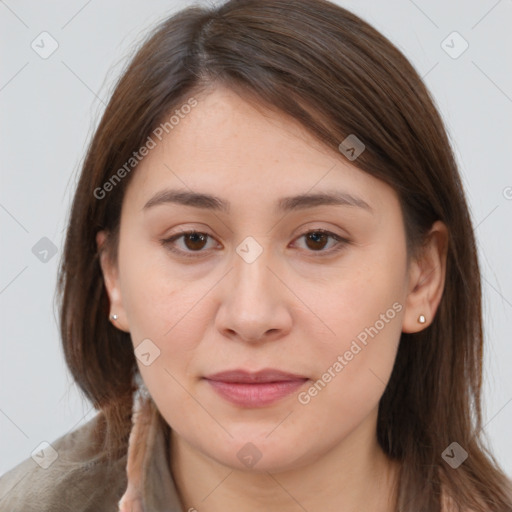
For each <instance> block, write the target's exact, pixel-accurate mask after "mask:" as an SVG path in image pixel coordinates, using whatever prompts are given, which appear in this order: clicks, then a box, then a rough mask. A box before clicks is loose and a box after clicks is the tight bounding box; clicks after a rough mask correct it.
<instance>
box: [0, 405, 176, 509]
mask: <svg viewBox="0 0 512 512" xmlns="http://www.w3.org/2000/svg"><path fill="white" fill-rule="evenodd" d="M98 420H99V414H98V415H96V416H95V417H94V418H92V419H91V420H90V421H89V422H87V423H86V424H84V425H83V426H82V427H80V428H79V429H77V430H74V431H72V432H70V433H68V434H66V435H64V436H62V437H60V438H59V439H57V440H56V441H54V442H52V443H51V445H52V446H53V448H54V449H55V450H56V451H57V455H58V457H57V458H56V459H55V461H54V462H53V463H52V464H51V465H50V466H49V467H48V468H46V469H44V468H43V467H42V466H41V465H39V464H38V463H36V462H35V461H34V460H33V459H32V458H31V457H29V458H27V459H26V460H24V461H23V462H21V463H20V464H18V465H17V466H16V467H14V468H13V469H11V470H10V471H9V472H7V473H6V474H5V475H3V476H2V477H1V478H0V511H2V512H36V511H37V512H41V511H51V512H99V511H101V512H117V511H118V510H119V506H118V503H119V500H120V499H121V497H122V496H123V494H124V493H125V491H126V489H127V486H128V478H127V469H126V467H127V458H129V457H130V455H129V453H130V452H128V456H127V455H125V456H124V457H122V458H121V459H119V460H117V461H116V462H115V465H114V467H113V468H111V469H110V470H109V469H108V468H107V466H106V463H105V462H104V461H101V460H98V453H97V452H95V449H94V445H95V444H96V443H94V430H95V428H96V426H97V425H98ZM132 431H133V429H132ZM169 431H170V430H169V426H168V425H167V423H166V422H165V420H164V419H163V418H162V416H161V415H160V414H159V413H158V411H157V410H156V408H152V409H151V418H150V422H149V423H148V428H147V431H145V432H144V435H145V436H147V444H146V445H145V446H146V447H147V449H146V450H145V452H144V453H143V454H142V458H141V461H142V468H141V471H140V474H141V486H140V490H141V491H140V497H141V499H142V504H143V507H144V510H145V511H147V512H185V511H183V510H182V508H181V506H180V502H179V498H178V493H177V491H176V487H175V485H174V481H173V478H172V475H171V472H170V469H169V468H170V465H169V448H168V447H169V443H168V440H169ZM131 444H132V440H131V439H130V445H131ZM139 445H140V444H139ZM36 458H37V457H36ZM134 510H135V508H134Z"/></svg>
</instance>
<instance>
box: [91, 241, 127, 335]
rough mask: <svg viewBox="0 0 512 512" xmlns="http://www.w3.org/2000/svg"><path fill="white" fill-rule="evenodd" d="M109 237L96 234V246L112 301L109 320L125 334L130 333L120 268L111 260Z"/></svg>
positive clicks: (106, 287)
mask: <svg viewBox="0 0 512 512" xmlns="http://www.w3.org/2000/svg"><path fill="white" fill-rule="evenodd" d="M107 236H108V234H107V233H106V232H105V231H99V232H98V233H97V234H96V245H97V248H98V254H99V262H100V267H101V272H102V274H103V281H104V283H105V289H106V290H107V294H108V298H109V301H110V312H109V320H110V321H111V322H112V324H113V325H114V326H115V327H117V328H118V329H120V330H122V331H124V332H130V331H129V328H128V322H127V318H126V314H125V310H124V306H123V300H122V294H121V289H120V286H119V272H118V268H117V265H116V264H115V263H114V262H112V260H111V259H110V258H109V254H108V250H107V248H106V245H105V244H106V241H107Z"/></svg>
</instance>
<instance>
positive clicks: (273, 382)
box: [204, 369, 309, 408]
mask: <svg viewBox="0 0 512 512" xmlns="http://www.w3.org/2000/svg"><path fill="white" fill-rule="evenodd" d="M204 379H205V380H206V381H207V382H208V384H209V385H210V386H211V387H212V388H213V390H214V391H216V392H217V394H219V395H220V396H221V397H222V398H224V399H225V400H227V401H228V402H231V403H233V404H235V405H238V406H240V407H247V408H251V407H264V406H266V405H270V404H272V403H275V402H277V401H279V400H281V399H283V398H285V397H286V396H288V395H290V394H291V393H293V392H294V391H296V390H297V389H298V388H300V387H301V386H302V385H303V384H304V383H305V382H306V381H308V380H309V379H308V378H307V377H305V376H303V375H297V374H294V373H288V372H283V371H280V370H275V369H264V370H260V371H257V372H250V371H247V370H239V369H237V370H228V371H224V372H219V373H215V374H213V375H209V376H207V377H204Z"/></svg>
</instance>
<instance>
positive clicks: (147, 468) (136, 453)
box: [119, 389, 183, 512]
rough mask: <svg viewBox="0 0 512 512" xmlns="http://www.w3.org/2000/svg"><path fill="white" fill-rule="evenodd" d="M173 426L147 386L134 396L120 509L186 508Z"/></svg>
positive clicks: (161, 511)
mask: <svg viewBox="0 0 512 512" xmlns="http://www.w3.org/2000/svg"><path fill="white" fill-rule="evenodd" d="M169 438H170V427H169V425H168V424H167V422H166V421H165V420H164V418H163V417H162V416H161V414H160V412H159V411H158V409H157V408H156V405H155V404H154V402H153V400H152V399H151V397H150V396H149V393H147V391H146V390H144V389H142V390H141V391H139V392H138V393H136V395H135V397H134V406H133V413H132V429H131V431H130V438H129V443H128V456H127V464H126V474H127V479H128V485H127V488H126V491H125V493H124V495H123V497H122V498H121V500H120V502H119V511H120V512H183V510H182V508H181V504H180V499H179V496H178V491H177V488H176V485H175V483H174V479H173V477H172V474H171V470H170V459H169Z"/></svg>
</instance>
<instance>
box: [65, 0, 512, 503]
mask: <svg viewBox="0 0 512 512" xmlns="http://www.w3.org/2000/svg"><path fill="white" fill-rule="evenodd" d="M216 84H222V85H225V86H228V87H231V88H233V89H235V88H236V89H237V90H239V91H241V92H242V91H243V92H244V93H245V94H246V95H247V97H248V98H249V97H250V98H251V99H252V100H254V102H256V103H261V104H264V105H266V106H269V107H271V108H274V109H275V110H276V111H279V112H281V113H284V114H286V115H289V116H291V117H292V118H294V119H296V120H298V121H299V122H300V123H302V124H303V125H304V127H305V128H306V129H307V130H309V132H310V133H311V134H313V135H314V136H315V137H316V138H317V139H318V140H320V141H321V142H322V143H323V144H325V145H326V146H327V147H329V148H335V149H336V148H338V146H339V144H340V142H341V141H343V140H344V139H345V138H346V137H347V136H348V135H350V134H355V135H356V136H357V137H358V138H359V139H360V140H362V141H363V142H364V144H365V146H366V149H365V151H364V152H363V153H362V154H361V155H360V156H359V158H357V160H355V161H353V162H352V163H353V165H355V166H357V167H358V168H359V169H361V170H362V171H364V172H367V173H369V174H371V175H373V176H375V177H376V178H379V179H381V180H383V181H385V182H386V183H388V184H389V185H391V186H392V187H393V188H394V189H395V190H396V192H397V193H398V196H399V198H400V202H401V207H402V212H403V216H404V225H405V231H406V237H407V246H408V251H410V252H411V253H412V252H415V251H416V250H419V249H420V248H421V243H422V239H423V236H424V235H425V234H426V232H427V231H428V230H429V228H430V227H431V225H432V224H433V223H434V222H435V221H436V220H441V221H443V222H444V223H445V224H446V225H447V227H448V230H449V233H450V241H449V248H448V255H447V271H446V283H445V290H444V294H443V297H442V300H441V303H440V305H439V308H438V311H437V314H436V316H435V318H434V320H433V323H432V324H431V325H430V326H429V327H428V328H426V329H424V330H423V331H421V332H419V333H416V334H405V333H403V334H402V337H401V340H400V345H399V350H398V355H397V359H396V362H395V366H394V370H393V373H392V375H391V379H390V381H389V383H388V386H387V388H386V390H385V392H384V395H383V397H382V399H381V401H380V406H379V417H378V425H377V435H378V440H379V443H380V444H381V446H382V448H383V450H384V451H385V453H387V454H388V455H389V457H391V458H393V459H396V460H398V461H400V462H401V467H402V472H401V478H400V484H399V493H398V510H400V511H402V512H406V511H414V512H420V511H425V512H432V511H439V510H440V509H441V504H440V494H441V490H444V491H446V493H447V494H448V495H449V496H451V497H452V498H453V499H454V501H455V503H457V505H458V506H460V510H465V509H466V508H471V509H473V510H474V511H484V510H489V509H491V510H492V511H493V512H505V511H509V512H510V510H512V498H511V496H510V490H509V489H510V487H509V485H510V483H509V482H508V480H507V478H506V476H505V474H504V473H503V472H502V471H501V470H500V469H499V467H498V464H497V463H496V461H495V460H494V459H493V457H492V455H491V454H490V453H489V452H488V451H487V449H486V448H485V446H484V444H483V442H482V439H481V438H482V417H481V403H480V400H481V398H480V396H481V384H482V350H483V334H482V312H481V284H480V273H479V266H478V260H477V252H476V247H475V238H474V234H473V228H472V224H471V219H470V216H469V213H468V207H467V203H466V199H465V196H464V191H463V188H462V184H461V180H460V177H459V174H458V170H457V166H456V163H455V160H454V156H453V153H452V149H451V147H450V144H449V140H448V138H447V135H446V131H445V128H444V126H443V122H442V120H441V118H440V116H439V114H438V112H437V110H436V107H435V105H434V102H433V100H432V98H431V96H430V94H429V92H428V91H427V89H426V87H425V85H424V83H423V82H422V80H421V78H420V76H419V75H418V74H417V72H416V71H415V70H414V68H413V67H412V66H411V64H410V63H409V62H408V61H407V59H406V58H405V57H404V55H403V54H402V53H401V52H400V51H399V50H398V49H397V48H396V47H395V46H394V45H393V44H392V43H391V42H390V41H389V40H387V39H386V38H385V37H384V36H383V35H382V34H380V33H379V32H378V31H376V30H375V29H374V28H372V27H371V26H370V25H369V24H368V23H366V22H364V21H363V20H361V19H360V18H359V17H357V16H355V15H354V14H352V13H350V12H348V11H347V10H345V9H343V8H341V7H339V6H337V5H335V4H333V3H330V2H328V1H326V0H294V1H288V0H230V1H228V2H227V3H225V4H223V5H220V6H219V7H217V8H213V7H212V8H204V7H198V6H194V7H189V8H187V9H184V10H182V11H180V12H179V13H177V14H176V15H174V16H172V17H170V18H168V19H166V20H164V21H163V22H162V23H161V24H160V25H159V26H157V27H156V29H155V30H154V32H153V33H152V34H150V35H149V37H148V39H147V40H146V42H145V43H144V44H143V45H142V47H141V48H140V50H139V51H138V53H137V54H136V55H135V57H134V58H133V60H132V61H131V62H130V64H129V66H128V67H127V69H126V71H125V72H124V74H123V76H122V77H121V78H120V80H119V82H118V83H117V85H116V87H115V90H114V92H113V95H112V97H111V99H110V102H109V103H108V106H107V108H106V110H105V112H104V114H103V117H102V119H101V121H100V124H99V126H98V128H97V130H96V132H95V135H94V137H93V139H92V141H91V143H90V146H89V149H88V152H87V155H86V158H85V161H84V164H83V167H82V171H81V175H80V180H79V183H78V188H77V191H76V194H75V197H74V202H73V205H72V211H71V216H70V221H69V227H68V231H67V237H66V243H65V249H64V254H63V259H62V262H61V268H60V274H59V300H60V315H61V334H62V340H63V345H64V352H65V357H66V362H67V364H68V366H69V368H70V369H71V372H72V374H73V376H74V378H75V379H76V381H77V383H78V384H79V386H80V387H81V389H82V390H83V391H84V393H85V395H86V396H87V397H88V398H89V399H90V400H92V402H93V403H94V404H95V406H96V407H97V408H98V409H99V410H101V412H102V414H103V417H104V422H105V423H104V424H105V427H106V436H105V450H106V453H108V454H109V456H110V457H111V458H112V457H114V456H117V455H118V454H119V453H120V452H121V453H122V452H123V450H125V449H126V443H127V439H128V437H127V436H128V432H129V428H130V408H131V399H132V393H133V390H134V384H133V377H134V374H135V372H137V366H136V364H135V358H134V353H133V347H132V344H131V341H130V338H129V334H127V333H124V332H121V331H120V330H118V329H116V328H114V327H113V326H112V325H111V324H110V322H109V319H108V314H109V302H108V296H107V294H106V290H105V287H104V283H103V279H102V274H101V270H100V265H99V255H98V251H97V248H96V242H95V235H96V233H97V232H98V231H99V230H101V229H106V230H107V231H108V232H109V234H110V236H109V238H108V242H107V243H108V246H107V250H108V253H109V255H110V257H111V258H112V259H113V261H115V260H116V249H117V242H118V233H119V222H120V210H121V204H122V201H123V196H124V191H125V189H126V186H127V185H128V183H129V181H130V178H131V176H132V175H133V173H134V172H136V166H135V167H134V169H133V170H132V171H131V172H129V173H126V176H125V177H124V178H123V179H122V180H119V181H118V182H116V183H115V186H113V187H110V189H111V190H109V193H108V196H107V197H105V198H98V193H96V194H95V191H97V190H98V189H99V188H101V187H102V186H103V185H104V184H105V183H106V182H107V181H108V180H109V179H111V178H112V176H113V174H114V173H115V172H116V171H117V170H118V169H120V168H122V167H123V165H126V162H127V161H128V160H129V159H130V157H131V156H132V154H133V152H134V151H137V150H138V149H139V148H140V147H141V146H143V145H144V143H145V142H146V141H147V137H148V136H149V135H150V134H151V133H152V131H153V130H154V129H155V127H157V126H158V125H159V123H161V122H162V120H163V119H165V117H166V116H169V115H170V114H169V113H172V112H173V111H174V110H175V109H176V108H177V107H179V106H180V105H182V104H183V103H185V102H186V99H187V98H190V97H191V96H192V95H194V96H195V97H200V94H201V92H205V90H206V88H207V87H212V86H215V85H216ZM256 103H255V104H256ZM340 158H341V156H340ZM125 169H126V167H125ZM452 442H457V443H458V444H459V445H460V446H461V447H462V448H464V450H465V451H466V452H468V454H469V457H468V458H467V459H466V460H465V461H464V463H463V464H462V465H460V467H458V468H457V469H453V468H452V467H450V465H448V464H447V462H446V461H445V459H443V457H442V454H443V452H444V451H445V449H446V448H447V447H449V446H450V445H451V443H452Z"/></svg>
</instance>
